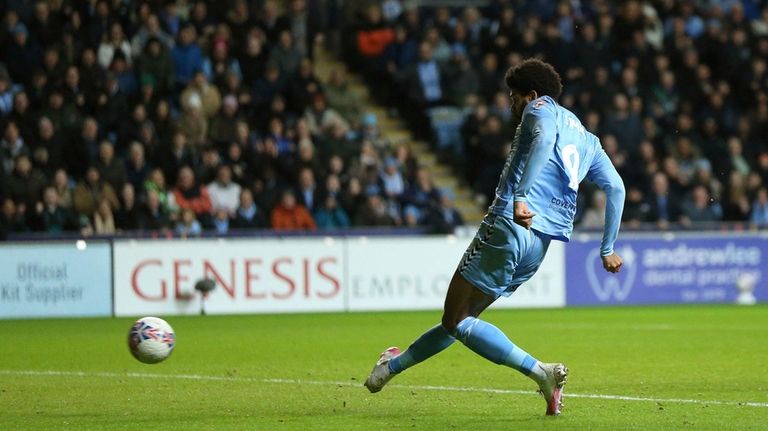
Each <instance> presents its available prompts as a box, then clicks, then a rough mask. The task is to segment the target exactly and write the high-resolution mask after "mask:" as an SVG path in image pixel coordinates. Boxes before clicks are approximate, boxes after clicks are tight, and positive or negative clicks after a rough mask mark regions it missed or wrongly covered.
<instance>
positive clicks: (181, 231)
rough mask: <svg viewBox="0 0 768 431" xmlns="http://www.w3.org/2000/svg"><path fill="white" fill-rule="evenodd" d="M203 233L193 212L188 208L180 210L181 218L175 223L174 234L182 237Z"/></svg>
mask: <svg viewBox="0 0 768 431" xmlns="http://www.w3.org/2000/svg"><path fill="white" fill-rule="evenodd" d="M202 234H203V228H202V226H201V225H200V222H199V221H197V219H196V218H195V212H194V211H192V210H191V209H189V208H186V209H182V210H181V220H179V222H178V223H176V235H178V236H179V237H180V238H182V239H187V238H189V237H196V236H200V235H202Z"/></svg>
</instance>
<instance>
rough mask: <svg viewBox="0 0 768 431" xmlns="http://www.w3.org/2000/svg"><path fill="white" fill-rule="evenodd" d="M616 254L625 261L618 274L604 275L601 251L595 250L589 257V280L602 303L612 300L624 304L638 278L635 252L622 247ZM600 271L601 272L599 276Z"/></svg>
mask: <svg viewBox="0 0 768 431" xmlns="http://www.w3.org/2000/svg"><path fill="white" fill-rule="evenodd" d="M616 252H617V253H618V254H619V255H620V256H621V257H622V259H623V260H624V265H623V266H622V268H621V272H619V273H618V274H609V273H604V272H603V271H602V270H601V268H602V266H603V265H602V262H601V259H600V249H595V250H593V251H592V252H590V253H589V255H587V259H586V261H587V268H586V272H587V280H588V281H589V286H590V287H591V288H592V291H593V292H595V296H597V299H599V300H600V301H601V302H607V301H610V300H613V301H616V302H624V300H625V299H627V297H628V296H629V293H630V292H631V291H632V286H633V285H634V284H635V278H636V277H637V265H635V257H636V255H635V251H634V250H633V249H632V247H630V246H625V247H622V248H621V249H619V250H616ZM598 271H600V273H599V275H598Z"/></svg>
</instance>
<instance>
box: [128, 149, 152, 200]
mask: <svg viewBox="0 0 768 431" xmlns="http://www.w3.org/2000/svg"><path fill="white" fill-rule="evenodd" d="M150 171H151V167H150V166H149V164H148V163H147V160H146V157H145V156H144V146H143V145H142V144H141V143H140V142H138V141H134V142H132V143H131V146H130V147H128V160H127V161H126V163H125V179H126V181H127V182H128V183H130V184H131V185H132V186H133V188H134V190H136V189H138V190H141V188H142V187H143V185H144V181H145V180H146V178H147V176H148V175H149V173H150Z"/></svg>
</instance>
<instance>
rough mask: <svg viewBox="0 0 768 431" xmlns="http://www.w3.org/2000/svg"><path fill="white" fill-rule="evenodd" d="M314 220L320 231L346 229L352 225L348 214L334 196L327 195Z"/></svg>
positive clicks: (316, 211)
mask: <svg viewBox="0 0 768 431" xmlns="http://www.w3.org/2000/svg"><path fill="white" fill-rule="evenodd" d="M314 218H315V221H316V222H317V227H318V228H319V229H339V228H346V227H349V225H350V224H351V223H350V220H349V216H348V215H347V212H346V211H344V208H342V207H341V206H339V202H338V200H337V198H336V196H334V195H332V194H329V195H326V196H325V199H324V200H323V202H322V204H320V205H318V208H317V209H316V210H315V213H314Z"/></svg>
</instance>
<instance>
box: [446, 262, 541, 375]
mask: <svg viewBox="0 0 768 431" xmlns="http://www.w3.org/2000/svg"><path fill="white" fill-rule="evenodd" d="M455 278H456V279H457V282H456V283H451V285H452V287H454V288H455V293H454V294H453V295H452V294H451V291H450V290H449V292H448V297H447V298H446V301H445V310H444V313H443V325H442V326H443V327H444V328H445V329H446V330H447V331H449V332H450V333H451V334H452V335H453V336H454V337H456V338H457V339H458V340H459V341H461V342H462V343H464V345H465V346H467V347H469V348H470V349H471V350H472V351H473V352H475V353H477V354H478V355H480V356H482V357H484V358H485V359H488V360H489V361H492V362H494V363H497V364H500V365H506V366H508V367H512V368H514V369H516V370H518V371H520V372H521V373H523V374H525V375H526V376H530V375H531V373H535V372H537V371H538V370H537V369H536V368H535V365H536V363H537V362H538V361H537V360H536V358H534V357H533V356H531V355H530V354H528V352H526V351H525V350H523V349H521V348H520V347H518V346H517V345H515V344H514V343H513V342H512V341H511V340H510V339H509V338H508V337H507V336H506V335H505V334H504V332H502V331H501V330H500V329H499V328H497V327H496V326H494V325H493V324H491V323H488V322H486V321H484V320H481V319H479V318H478V316H479V315H480V313H481V312H482V311H483V310H485V308H487V307H488V305H490V304H491V303H493V301H494V300H495V299H496V298H493V297H491V296H488V295H487V294H486V293H484V292H482V291H481V290H480V289H478V288H476V287H475V286H473V285H472V284H471V283H470V282H469V281H467V280H466V279H464V278H463V277H462V276H461V275H460V274H457V275H456V277H455Z"/></svg>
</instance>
